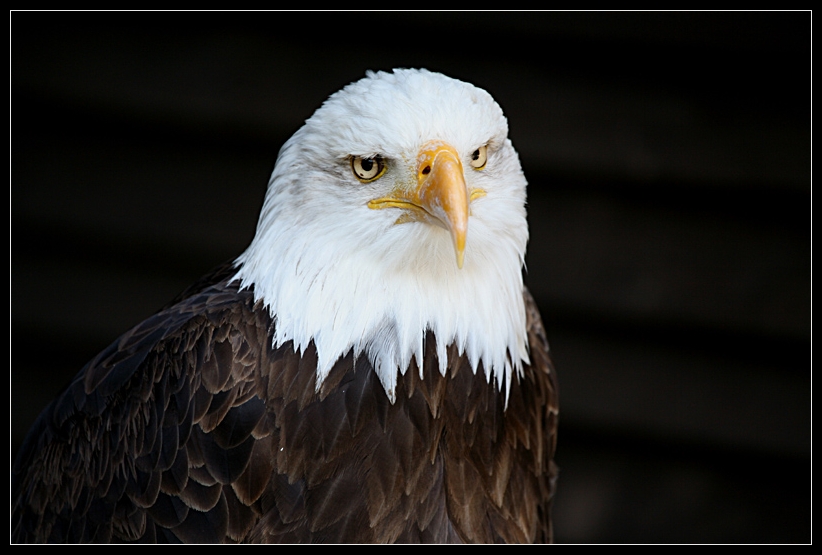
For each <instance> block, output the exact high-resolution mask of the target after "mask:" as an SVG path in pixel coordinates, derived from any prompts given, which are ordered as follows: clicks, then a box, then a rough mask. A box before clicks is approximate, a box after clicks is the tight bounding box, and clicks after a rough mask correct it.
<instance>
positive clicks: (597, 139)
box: [10, 12, 812, 543]
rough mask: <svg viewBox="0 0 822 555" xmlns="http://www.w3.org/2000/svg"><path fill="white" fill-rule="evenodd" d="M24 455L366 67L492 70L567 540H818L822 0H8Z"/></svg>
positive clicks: (237, 245)
mask: <svg viewBox="0 0 822 555" xmlns="http://www.w3.org/2000/svg"><path fill="white" fill-rule="evenodd" d="M10 31H11V41H10V44H11V87H10V89H11V104H10V116H11V131H10V136H11V148H10V151H11V153H10V157H11V172H10V177H11V190H10V205H11V206H10V230H11V241H10V250H11V260H10V277H11V285H10V301H11V303H10V304H11V310H10V312H11V315H10V319H11V339H10V343H11V345H10V349H11V356H10V359H11V361H10V362H11V383H10V386H11V388H10V391H11V393H10V407H11V409H10V421H11V436H10V455H11V457H14V455H15V453H16V450H17V448H18V446H19V444H20V441H21V440H22V437H23V435H24V434H25V431H26V429H27V428H28V426H29V425H30V424H31V422H32V420H33V419H34V418H35V417H36V415H37V413H38V412H39V411H40V410H41V409H42V408H43V407H44V406H45V404H46V403H47V402H48V401H49V399H50V398H51V397H52V396H53V395H54V394H55V393H56V392H57V391H58V390H59V389H60V388H61V387H62V386H63V385H64V384H65V383H66V382H67V381H68V380H69V379H70V377H71V376H72V375H73V374H74V373H76V372H77V371H78V370H79V369H80V367H81V366H82V365H83V364H84V363H85V362H86V361H87V360H88V359H90V358H91V357H92V356H93V355H94V354H95V353H96V352H97V351H99V350H100V349H102V348H103V347H105V346H106V345H107V344H108V343H110V342H111V341H112V340H113V339H114V338H116V336H117V335H119V334H120V333H121V332H123V331H125V330H126V329H127V328H129V327H130V326H131V325H133V324H135V323H137V322H138V321H140V320H141V319H143V318H144V317H146V316H148V315H149V314H151V313H152V312H154V311H155V310H156V309H157V308H159V307H160V306H161V305H163V304H164V303H165V302H166V301H168V300H169V299H170V298H172V297H173V296H174V295H175V294H176V293H178V292H179V291H180V290H182V289H183V288H184V287H185V286H186V285H187V284H189V283H191V282H192V281H194V280H195V279H196V278H197V277H198V276H199V275H201V274H203V273H205V272H206V271H207V270H208V269H209V268H210V267H212V266H213V265H216V264H218V263H220V262H221V261H223V260H226V259H229V258H233V257H235V256H237V255H238V254H240V253H241V252H242V250H243V249H244V248H245V246H246V245H247V244H248V243H249V241H250V240H251V237H252V235H253V233H254V228H255V225H256V221H257V215H258V211H259V208H260V206H261V204H262V200H263V195H264V192H265V186H266V184H267V181H268V175H269V173H270V172H271V169H272V167H273V164H274V160H275V158H276V154H277V151H278V149H279V148H280V146H281V144H282V143H283V141H285V139H287V137H288V136H290V135H291V134H292V133H293V132H294V131H295V130H296V129H297V128H298V127H299V126H300V125H301V123H302V122H303V121H304V120H305V119H306V118H307V117H308V116H310V115H311V113H312V112H313V110H314V109H315V108H316V107H317V106H319V104H320V103H321V102H322V101H323V100H324V99H325V98H326V97H327V96H328V95H329V94H330V93H332V92H334V91H336V90H338V89H340V88H341V87H342V86H344V85H346V84H347V83H349V82H351V81H354V80H356V79H359V78H360V77H362V76H363V75H364V72H365V70H366V69H386V70H387V69H391V68H393V67H427V68H428V69H431V70H436V71H441V72H443V73H446V74H448V75H451V76H453V77H456V78H460V79H463V80H466V81H470V82H472V83H474V84H476V85H478V86H480V87H482V88H484V89H486V90H488V91H489V92H490V93H491V94H492V95H493V96H494V97H495V98H496V99H497V100H498V101H499V103H500V105H501V106H502V107H503V109H504V110H505V112H506V114H507V115H508V118H509V123H510V128H511V138H512V140H513V142H514V145H515V146H516V147H517V148H518V150H519V152H520V154H521V157H522V163H523V167H524V169H525V173H526V175H527V176H528V179H529V182H530V186H529V221H530V226H531V242H530V245H529V256H528V260H527V262H528V273H527V276H526V281H527V283H528V284H529V286H530V287H531V289H532V291H533V293H534V295H535V297H536V299H537V301H538V302H539V304H540V307H541V309H542V314H543V319H544V320H545V323H546V326H547V328H548V333H549V339H550V341H551V346H552V351H553V354H554V358H555V362H556V365H557V368H558V371H559V376H560V384H561V389H560V392H561V395H560V399H561V409H562V410H561V418H560V436H559V448H558V453H557V460H558V463H559V464H560V466H561V468H562V471H561V475H560V482H559V492H558V495H557V498H556V519H555V527H556V539H557V541H558V542H585V543H596V542H636V543H645V542H759V543H761V542H779V543H783V542H810V541H811V517H810V515H811V500H812V497H811V364H810V352H811V350H810V345H811V239H810V238H811V229H810V224H811V177H810V175H811V174H810V167H811V146H810V145H811V92H810V91H811V88H810V85H811V78H810V75H811V72H810V70H811V58H810V57H811V14H810V12H757V13H737V12H722V13H693V12H689V13H677V12H664V13H491V14H482V13H463V12H456V13H427V12H418V13H413V14H402V13H390V12H383V13H377V14H372V13H333V14H329V13H324V14H307V13H185V12H183V13H173V14H163V13H36V12H12V13H10Z"/></svg>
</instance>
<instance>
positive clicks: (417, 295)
mask: <svg viewBox="0 0 822 555" xmlns="http://www.w3.org/2000/svg"><path fill="white" fill-rule="evenodd" d="M525 198H526V180H525V177H524V175H523V172H522V170H521V167H520V163H519V159H518V156H517V153H516V151H515V150H514V148H513V146H512V144H511V142H510V140H509V139H508V127H507V122H506V119H505V117H504V116H503V113H502V110H501V109H500V107H499V106H498V105H497V103H496V102H495V101H494V100H493V99H492V98H491V96H490V95H489V94H488V93H487V92H485V91H483V90H481V89H479V88H477V87H475V86H472V85H470V84H468V83H464V82H461V81H458V80H455V79H451V78H448V77H445V76H443V75H440V74H437V73H432V72H428V71H425V70H395V71H393V72H391V73H385V72H379V73H372V72H369V73H368V74H367V75H366V77H365V78H363V79H361V80H360V81H357V82H354V83H352V84H350V85H348V86H347V87H345V88H344V89H342V90H341V91H339V92H337V93H335V94H333V95H332V96H331V97H330V98H328V100H327V101H326V102H325V103H324V104H323V105H322V106H321V107H320V108H319V109H318V110H317V111H316V112H315V113H314V114H313V115H312V116H311V117H310V118H309V119H308V120H307V121H306V122H305V124H304V125H303V127H302V128H300V129H299V130H298V131H297V132H296V133H295V134H294V135H293V136H292V137H291V138H290V139H289V140H288V141H287V142H286V143H285V144H284V146H283V147H282V149H281V150H280V153H279V157H278V159H277V163H276V166H275V168H274V171H273V174H272V176H271V179H270V182H269V185H268V190H267V194H266V197H265V201H264V204H263V207H262V211H261V214H260V217H259V222H258V226H257V231H256V234H255V236H254V238H253V240H252V242H251V244H250V246H249V247H248V249H247V250H246V251H245V252H244V253H243V254H242V255H241V256H239V257H238V258H237V259H236V260H234V261H232V262H230V263H227V264H226V265H224V266H222V267H219V268H217V269H216V270H214V271H212V272H211V273H210V274H209V275H207V276H205V277H204V278H203V279H202V280H200V281H199V282H197V283H196V284H194V285H193V286H191V287H190V288H188V289H187V290H186V291H184V292H183V293H182V294H181V295H180V296H179V297H178V298H177V299H175V300H174V301H173V302H171V303H169V304H168V305H167V306H166V307H164V308H163V309H161V310H160V311H159V312H157V313H156V314H154V315H153V316H151V317H150V318H148V319H147V320H145V321H144V322H142V323H140V324H138V325H137V326H135V327H134V328H132V329H130V330H129V331H127V332H126V333H124V334H123V335H122V336H121V337H119V338H118V339H117V340H115V341H114V342H113V343H112V344H111V345H110V346H109V347H108V348H107V349H105V350H104V351H103V352H101V353H99V354H98V355H97V356H96V357H94V358H93V359H92V360H91V361H90V362H89V363H88V364H87V365H86V366H85V367H84V368H83V369H82V370H81V371H80V373H79V374H78V375H77V376H76V377H75V378H74V379H73V381H72V382H71V383H70V384H69V385H68V386H67V387H66V389H65V390H64V391H63V392H62V393H61V394H60V395H59V396H58V397H57V399H56V400H55V401H54V402H53V403H51V405H50V406H48V407H47V408H46V409H45V410H44V412H43V413H42V414H41V415H40V417H39V418H38V419H37V421H36V423H35V424H34V426H33V427H32V430H31V431H30V432H29V434H28V436H27V438H26V440H25V442H24V445H23V446H22V448H21V450H20V453H19V455H18V457H17V460H16V461H15V464H14V467H13V469H12V492H11V506H12V517H11V538H12V541H14V542H211V543H219V542H291V543H296V542H361V543H365V542H403V543H411V542H543V541H551V539H552V527H551V502H552V498H553V496H554V491H555V483H556V476H557V470H556V467H555V465H554V463H553V455H554V450H555V445H556V433H557V430H556V427H557V417H558V404H557V382H556V375H555V373H554V370H553V368H552V364H551V361H550V359H549V354H548V344H547V341H546V337H545V331H544V329H543V326H542V323H541V320H540V315H539V312H538V310H537V308H536V305H535V303H534V301H533V299H532V298H531V296H530V294H529V293H528V291H527V290H526V289H525V287H524V286H523V281H522V269H523V260H524V255H525V248H526V243H527V240H528V227H527V223H526V212H525Z"/></svg>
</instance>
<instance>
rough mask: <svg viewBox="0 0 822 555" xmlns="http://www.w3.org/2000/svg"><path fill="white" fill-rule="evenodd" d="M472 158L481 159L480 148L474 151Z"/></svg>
mask: <svg viewBox="0 0 822 555" xmlns="http://www.w3.org/2000/svg"><path fill="white" fill-rule="evenodd" d="M471 159H472V160H478V159H479V149H477V150H475V151H474V153H473V154H472V155H471Z"/></svg>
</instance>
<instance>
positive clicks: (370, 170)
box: [351, 156, 385, 183]
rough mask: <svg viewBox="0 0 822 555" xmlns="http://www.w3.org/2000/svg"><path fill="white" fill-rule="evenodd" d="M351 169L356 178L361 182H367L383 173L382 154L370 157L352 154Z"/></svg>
mask: <svg viewBox="0 0 822 555" xmlns="http://www.w3.org/2000/svg"><path fill="white" fill-rule="evenodd" d="M351 169H352V170H353V171H354V175H356V176H357V179H359V180H360V181H362V182H363V183H369V182H371V181H374V180H375V179H377V178H378V177H380V176H381V175H382V174H384V173H385V162H384V161H383V159H382V156H373V157H371V158H366V157H363V156H352V157H351Z"/></svg>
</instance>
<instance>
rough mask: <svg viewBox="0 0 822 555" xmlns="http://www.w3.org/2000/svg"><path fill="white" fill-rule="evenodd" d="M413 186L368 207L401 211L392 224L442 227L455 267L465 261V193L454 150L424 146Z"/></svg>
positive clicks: (438, 144) (460, 169)
mask: <svg viewBox="0 0 822 555" xmlns="http://www.w3.org/2000/svg"><path fill="white" fill-rule="evenodd" d="M416 170H417V173H416V178H417V179H416V186H415V187H412V188H410V189H398V190H396V191H392V194H391V195H390V196H387V197H382V198H378V199H374V200H372V201H370V202H369V203H368V207H369V208H373V209H380V208H389V207H391V208H405V209H408V211H407V212H406V213H405V214H403V215H402V216H400V218H398V219H397V222H396V223H404V222H410V221H425V222H428V223H432V224H436V225H439V226H441V227H444V228H445V229H447V230H448V232H449V233H450V234H451V239H452V240H453V243H454V251H455V252H456V255H457V266H458V267H459V268H462V263H463V260H464V258H465V237H466V235H467V233H468V201H469V199H468V190H467V189H466V186H465V177H464V175H463V169H462V162H460V159H459V155H458V154H457V151H456V150H455V149H454V148H453V147H452V146H450V145H448V144H446V143H442V142H432V143H428V144H427V145H425V146H424V147H422V149H420V152H419V154H418V155H417V168H416Z"/></svg>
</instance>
